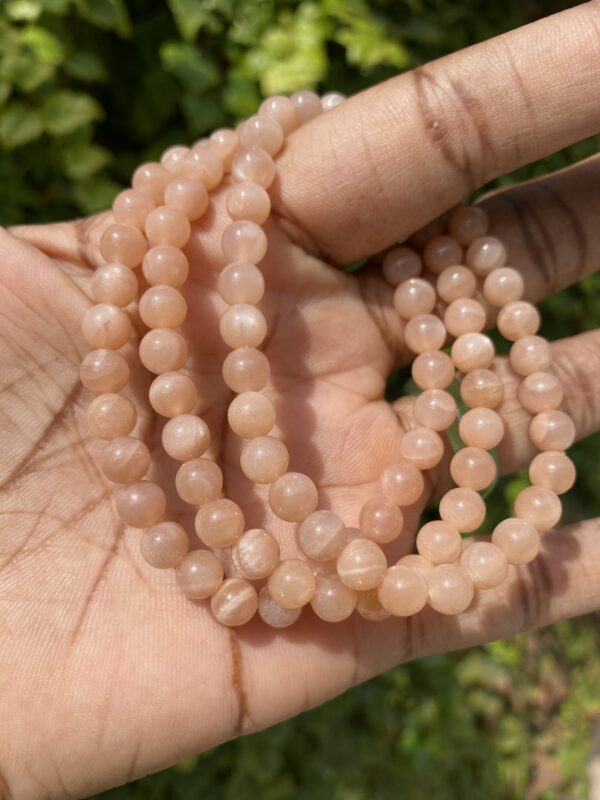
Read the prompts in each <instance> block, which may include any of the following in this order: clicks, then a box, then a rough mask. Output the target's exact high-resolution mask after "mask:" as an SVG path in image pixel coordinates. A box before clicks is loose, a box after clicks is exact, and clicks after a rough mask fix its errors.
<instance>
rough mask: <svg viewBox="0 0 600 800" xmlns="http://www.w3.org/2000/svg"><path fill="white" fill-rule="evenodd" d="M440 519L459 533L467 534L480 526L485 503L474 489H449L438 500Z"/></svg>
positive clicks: (483, 515)
mask: <svg viewBox="0 0 600 800" xmlns="http://www.w3.org/2000/svg"><path fill="white" fill-rule="evenodd" d="M439 512H440V517H441V518H442V519H443V520H444V522H447V523H448V524H449V525H452V526H453V527H454V528H456V529H457V530H458V531H460V532H461V533H469V532H470V531H474V530H476V529H477V528H479V526H480V525H482V523H483V520H484V519H485V503H484V501H483V499H482V497H481V495H479V494H478V493H477V492H476V491H475V490H474V489H469V488H468V487H462V486H461V487H458V488H456V489H449V490H448V491H447V492H446V494H445V495H444V496H443V497H442V499H441V500H440V508H439Z"/></svg>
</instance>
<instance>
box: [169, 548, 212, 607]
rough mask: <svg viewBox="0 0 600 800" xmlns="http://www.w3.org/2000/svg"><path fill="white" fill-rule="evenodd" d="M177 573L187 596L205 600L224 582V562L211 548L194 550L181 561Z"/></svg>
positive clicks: (181, 587) (179, 584) (179, 583)
mask: <svg viewBox="0 0 600 800" xmlns="http://www.w3.org/2000/svg"><path fill="white" fill-rule="evenodd" d="M175 575H176V578H177V585H178V586H179V588H180V589H181V591H182V592H183V593H184V594H185V595H187V597H189V598H190V599H193V600H204V599H205V598H206V597H211V596H212V595H213V594H214V593H215V592H216V591H217V589H218V588H219V586H221V584H222V583H223V564H222V563H221V562H220V561H219V559H218V558H217V557H216V556H215V555H214V554H213V553H211V552H210V551H209V550H192V551H191V552H190V553H188V554H187V555H186V556H185V557H184V558H183V559H182V561H181V562H180V563H179V565H178V567H177V570H176V572H175Z"/></svg>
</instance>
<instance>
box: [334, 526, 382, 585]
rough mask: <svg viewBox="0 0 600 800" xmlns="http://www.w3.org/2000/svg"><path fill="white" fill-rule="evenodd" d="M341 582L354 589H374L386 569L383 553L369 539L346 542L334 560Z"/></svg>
mask: <svg viewBox="0 0 600 800" xmlns="http://www.w3.org/2000/svg"><path fill="white" fill-rule="evenodd" d="M336 568H337V573H338V575H339V577H340V580H341V581H342V583H345V584H346V586H349V587H350V588H351V589H355V590H356V591H360V592H364V591H367V590H369V589H375V588H376V587H377V586H379V584H380V583H381V580H382V578H383V576H384V575H385V571H386V569H387V561H386V558H385V554H384V552H383V550H382V549H381V547H379V545H378V544H376V543H375V542H373V541H371V539H362V538H356V539H352V540H351V541H349V542H348V544H347V545H346V546H345V547H344V549H343V550H342V552H341V553H340V554H339V556H338V558H337V562H336Z"/></svg>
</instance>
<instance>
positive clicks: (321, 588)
mask: <svg viewBox="0 0 600 800" xmlns="http://www.w3.org/2000/svg"><path fill="white" fill-rule="evenodd" d="M357 599H358V598H357V596H356V592H355V591H354V589H350V588H349V587H348V586H346V584H344V583H342V582H341V580H340V579H339V578H338V577H337V575H336V576H333V575H331V576H330V575H322V576H320V577H318V578H317V585H316V587H315V593H314V595H313V596H312V600H311V601H310V605H311V608H312V610H313V611H314V612H315V614H316V615H317V617H319V618H320V619H322V620H325V622H342V621H343V620H345V619H348V617H349V616H350V615H351V614H352V612H353V611H354V609H355V608H356V602H357Z"/></svg>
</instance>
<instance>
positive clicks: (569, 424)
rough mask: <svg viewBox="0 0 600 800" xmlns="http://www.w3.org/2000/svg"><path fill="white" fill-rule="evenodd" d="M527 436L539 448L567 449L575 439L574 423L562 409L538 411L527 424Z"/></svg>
mask: <svg viewBox="0 0 600 800" xmlns="http://www.w3.org/2000/svg"><path fill="white" fill-rule="evenodd" d="M529 436H530V438H531V441H532V442H533V443H534V445H535V446H536V447H537V448H539V449H540V450H567V449H568V448H569V447H571V445H572V444H573V442H574V441H575V425H574V423H573V420H572V419H571V417H570V416H569V415H568V414H565V412H564V411H558V410H554V411H540V413H539V414H536V415H535V417H534V418H533V419H532V420H531V422H530V424H529Z"/></svg>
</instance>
